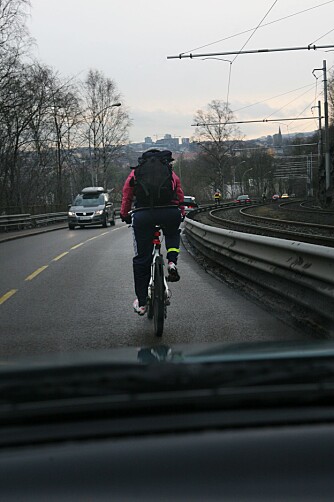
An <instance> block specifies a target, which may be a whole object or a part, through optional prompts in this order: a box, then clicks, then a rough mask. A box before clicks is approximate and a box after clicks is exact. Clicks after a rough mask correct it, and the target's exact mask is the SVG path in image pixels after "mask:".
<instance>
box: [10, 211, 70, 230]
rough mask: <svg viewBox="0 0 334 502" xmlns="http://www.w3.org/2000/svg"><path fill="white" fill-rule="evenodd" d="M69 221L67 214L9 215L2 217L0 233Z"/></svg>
mask: <svg viewBox="0 0 334 502" xmlns="http://www.w3.org/2000/svg"><path fill="white" fill-rule="evenodd" d="M63 221H64V222H65V221H67V212H62V213H47V214H37V215H31V214H28V213H27V214H10V215H9V214H8V215H1V216H0V231H2V232H8V231H10V230H23V229H26V228H36V227H40V226H45V225H51V224H54V223H60V222H63Z"/></svg>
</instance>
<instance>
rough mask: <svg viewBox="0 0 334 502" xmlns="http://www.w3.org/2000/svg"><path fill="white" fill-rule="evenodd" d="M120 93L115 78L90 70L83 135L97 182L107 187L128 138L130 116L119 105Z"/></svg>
mask: <svg viewBox="0 0 334 502" xmlns="http://www.w3.org/2000/svg"><path fill="white" fill-rule="evenodd" d="M120 99H121V95H120V93H119V92H118V90H117V86H116V84H115V82H114V81H113V80H111V79H110V78H107V77H105V76H104V75H103V73H102V72H99V71H98V70H90V71H89V73H88V76H87V79H86V80H85V83H84V104H85V110H84V112H83V116H84V123H85V130H84V138H85V141H86V143H88V149H89V163H90V169H91V173H92V181H93V182H94V184H103V185H104V186H105V187H107V186H108V183H109V182H110V181H111V172H112V162H113V161H115V160H116V159H117V157H118V155H119V153H120V151H121V148H122V146H123V145H124V142H125V140H126V139H127V137H128V129H129V126H130V119H129V116H128V113H127V111H126V110H125V108H124V107H123V106H122V107H120V106H119V104H120Z"/></svg>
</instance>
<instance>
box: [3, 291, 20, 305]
mask: <svg viewBox="0 0 334 502" xmlns="http://www.w3.org/2000/svg"><path fill="white" fill-rule="evenodd" d="M16 291H17V289H11V290H10V291H8V293H6V294H4V295H3V296H1V297H0V305H2V304H3V303H5V301H6V300H8V299H9V298H10V297H11V296H13V295H15V293H16Z"/></svg>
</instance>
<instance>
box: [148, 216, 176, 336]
mask: <svg viewBox="0 0 334 502" xmlns="http://www.w3.org/2000/svg"><path fill="white" fill-rule="evenodd" d="M160 236H161V227H160V225H156V226H155V231H154V235H153V240H152V244H153V251H152V263H151V277H150V282H149V285H148V295H147V317H148V318H149V319H153V321H154V334H155V335H156V336H159V337H160V336H162V333H163V329H164V321H165V319H166V317H167V306H168V305H169V304H170V291H169V288H168V284H167V279H166V277H165V273H164V268H165V262H164V259H163V256H162V254H161V240H160Z"/></svg>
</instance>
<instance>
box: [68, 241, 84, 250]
mask: <svg viewBox="0 0 334 502" xmlns="http://www.w3.org/2000/svg"><path fill="white" fill-rule="evenodd" d="M83 244H84V242H80V244H76V245H75V246H72V247H71V248H70V249H77V248H79V247H80V246H82V245H83Z"/></svg>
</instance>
